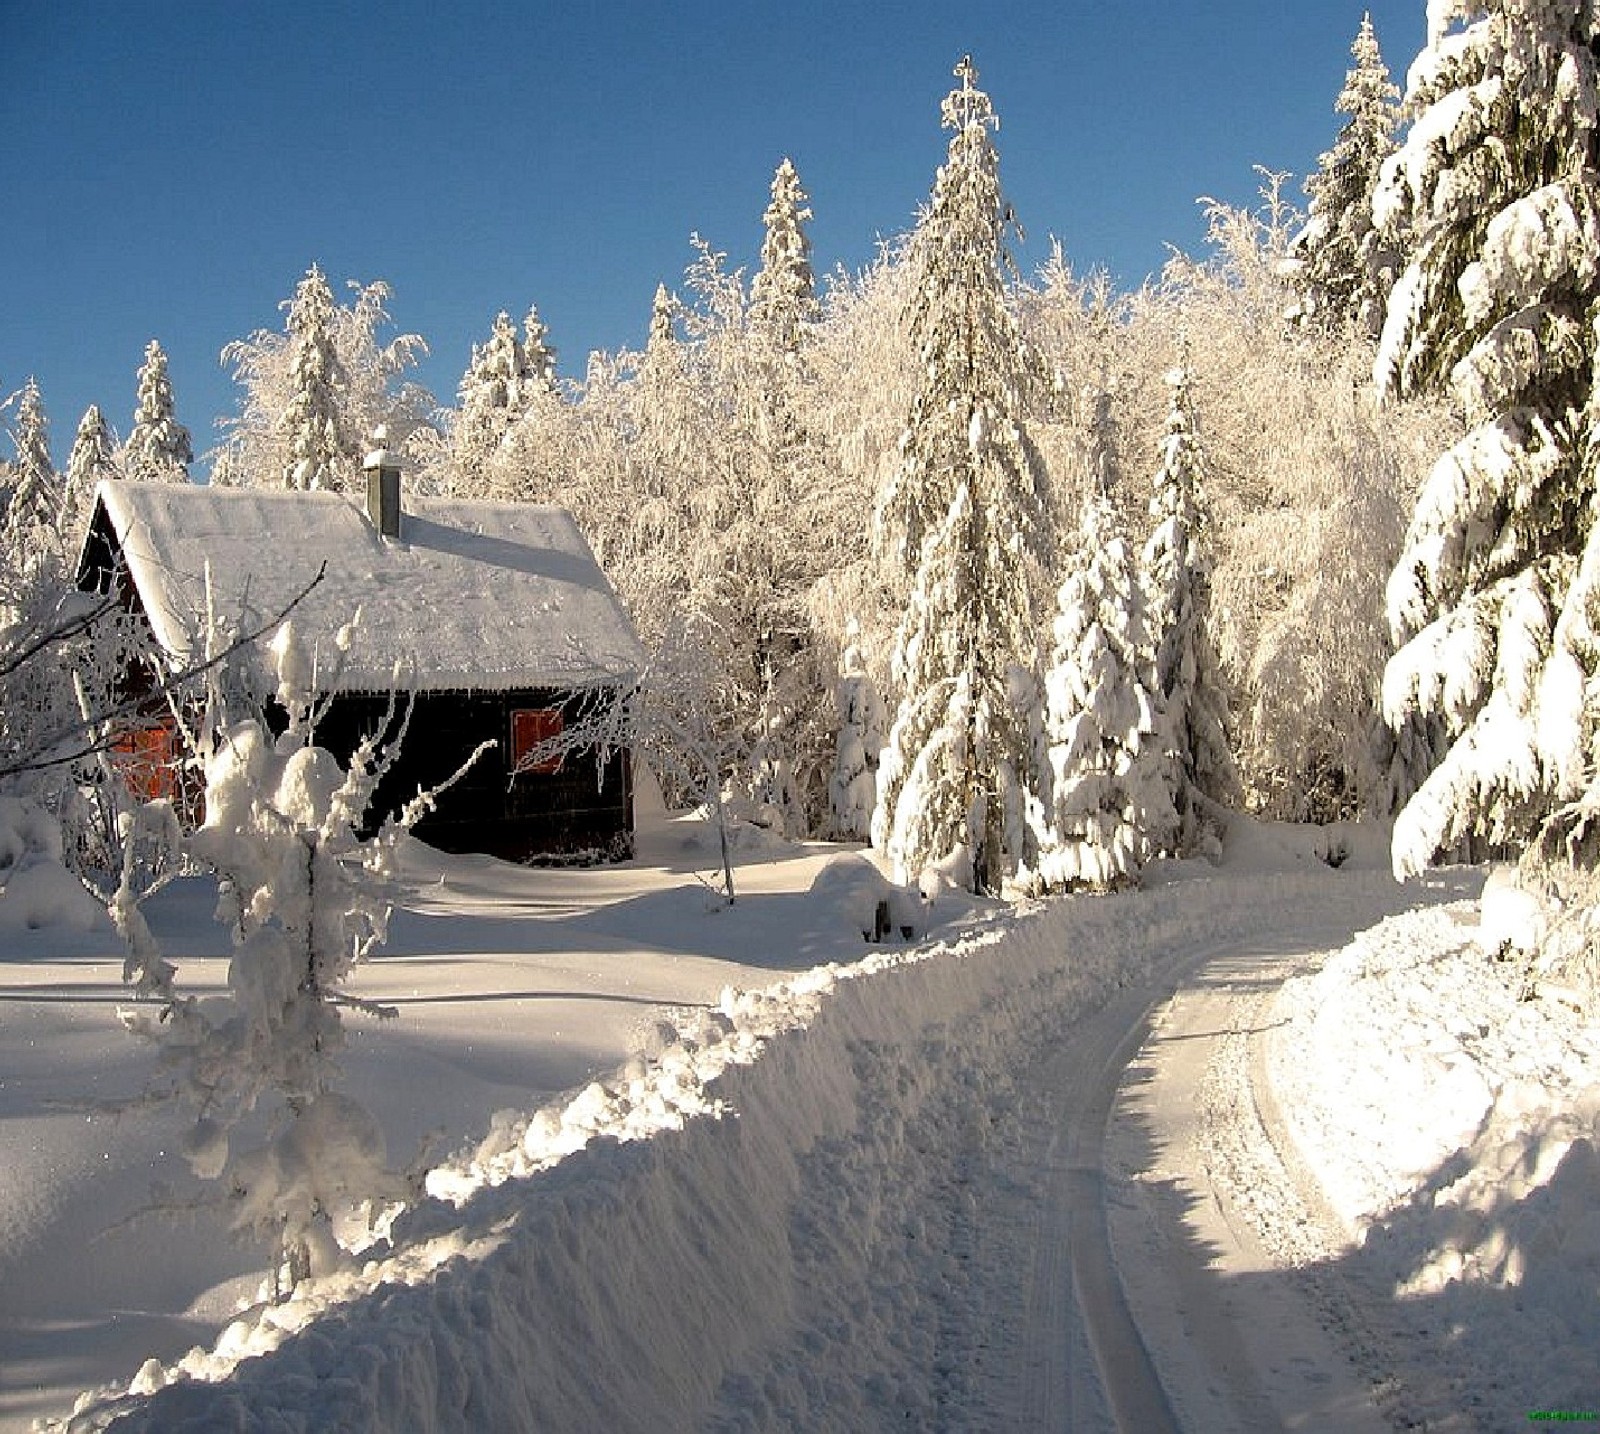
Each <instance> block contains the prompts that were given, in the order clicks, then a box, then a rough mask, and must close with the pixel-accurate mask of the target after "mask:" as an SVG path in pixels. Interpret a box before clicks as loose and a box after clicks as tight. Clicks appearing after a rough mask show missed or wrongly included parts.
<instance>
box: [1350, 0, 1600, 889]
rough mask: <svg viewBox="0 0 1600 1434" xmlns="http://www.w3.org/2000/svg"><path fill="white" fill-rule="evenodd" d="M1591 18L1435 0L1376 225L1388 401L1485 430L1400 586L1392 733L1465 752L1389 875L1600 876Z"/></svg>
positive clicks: (1450, 461)
mask: <svg viewBox="0 0 1600 1434" xmlns="http://www.w3.org/2000/svg"><path fill="white" fill-rule="evenodd" d="M1597 46H1600V19H1597V17H1596V13H1595V10H1594V7H1593V6H1592V5H1590V4H1588V3H1580V0H1563V3H1545V4H1538V5H1535V4H1531V3H1527V0H1493V3H1473V4H1468V3H1465V0H1452V3H1435V4H1434V5H1432V6H1430V8H1429V36H1428V44H1427V47H1426V48H1425V49H1424V50H1423V52H1422V54H1421V55H1420V56H1419V57H1418V59H1417V61H1416V63H1415V64H1414V65H1413V66H1412V69H1411V93H1410V94H1409V96H1408V98H1407V104H1408V107H1409V108H1410V109H1411V111H1412V112H1413V113H1414V114H1415V116H1416V118H1415V120H1414V122H1413V124H1412V127H1411V130H1410V132H1409V134H1408V136H1407V138H1406V141H1405V144H1404V145H1403V147H1402V148H1401V149H1400V150H1399V151H1398V152H1397V153H1396V154H1395V155H1394V156H1393V157H1392V158H1391V159H1390V160H1389V161H1388V163H1387V164H1386V165H1385V166H1384V175H1383V183H1382V184H1381V186H1380V189H1379V193H1378V202H1377V212H1378V218H1379V220H1380V222H1386V223H1390V224H1394V223H1404V222H1409V223H1410V224H1411V225H1412V226H1413V228H1414V231H1415V238H1414V249H1413V252H1412V257H1411V260H1410V263H1409V264H1408V266H1407V268H1406V270H1405V272H1404V273H1403V274H1402V275H1401V277H1400V279H1399V281H1398V282H1397V284H1396V286H1395V289H1394V292H1393V293H1392V295H1391V297H1390V300H1389V309H1388V315H1387V318H1386V321H1385V324H1384V331H1383V337H1382V341H1381V343H1380V347H1379V352H1378V356H1377V359H1376V363H1375V368H1374V375H1375V378H1376V381H1377V384H1378V386H1379V388H1380V391H1382V392H1384V393H1385V394H1387V395H1391V396H1392V395H1404V394H1407V393H1411V392H1414V391H1419V390H1424V389H1428V388H1434V387H1448V390H1449V392H1450V394H1451V395H1452V397H1453V400H1454V402H1455V404H1456V405H1457V406H1458V408H1459V409H1460V411H1461V412H1462V414H1463V415H1464V417H1465V418H1466V421H1467V424H1468V427H1469V430H1470V431H1469V432H1468V433H1467V435H1466V436H1465V437H1464V438H1462V439H1461V440H1460V441H1459V442H1457V443H1456V444H1455V445H1454V446H1453V447H1452V448H1451V449H1450V450H1449V451H1448V452H1446V453H1445V454H1444V455H1443V456H1442V457H1441V458H1440V459H1439V460H1438V462H1437V464H1436V465H1435V466H1434V469H1433V471H1432V473H1431V474H1430V476H1429V478H1428V480H1427V482H1426V483H1425V484H1424V486H1423V490H1422V492H1421V494H1420V495H1419V497H1418V499H1417V504H1416V509H1415V512H1414V514H1413V516H1412V520H1411V525H1410V529H1409V532H1408V534H1407V537H1406V542H1405V546H1404V550H1403V552H1402V555H1401V558H1400V561H1399V563H1398V564H1397V565H1396V567H1395V570H1394V572H1393V574H1392V575H1391V577H1390V580H1389V587H1388V607H1389V619H1390V625H1391V628H1392V630H1393V635H1394V638H1395V642H1396V645H1397V647H1399V649H1400V650H1399V651H1398V652H1397V653H1396V655H1395V657H1394V658H1393V659H1392V660H1391V661H1390V663H1389V666H1388V668H1387V670H1386V672H1385V674H1384V692H1383V696H1384V708H1385V715H1386V717H1387V718H1388V720H1389V722H1390V725H1391V726H1392V727H1394V728H1396V729H1397V730H1402V729H1404V727H1405V726H1406V724H1408V723H1410V724H1416V723H1417V722H1419V721H1420V722H1423V723H1427V722H1429V721H1436V722H1437V723H1439V724H1441V725H1442V727H1443V729H1444V734H1445V740H1446V742H1447V743H1448V746H1447V749H1446V750H1445V751H1444V754H1443V756H1442V759H1441V760H1440V761H1439V764H1438V766H1437V767H1436V768H1435V769H1434V771H1433V772H1432V774H1431V775H1430V776H1429V777H1428V778H1427V780H1426V781H1425V782H1424V783H1423V784H1422V786H1421V787H1420V789H1418V791H1417V792H1416V793H1415V795H1413V796H1412V798H1411V800H1410V801H1409V802H1408V803H1407V804H1406V806H1405V808H1404V810H1403V811H1402V812H1401V814H1400V816H1399V818H1398V820H1397V822H1396V826H1395V833H1394V851H1393V857H1394V865H1395V869H1396V872H1397V873H1399V874H1402V875H1403V874H1407V873H1410V872H1414V871H1417V870H1419V869H1420V868H1421V867H1423V866H1425V865H1427V864H1428V863H1429V862H1430V861H1432V860H1433V859H1434V858H1435V857H1436V856H1437V855H1438V854H1439V853H1440V852H1444V851H1451V850H1454V849H1456V848H1457V846H1458V845H1459V844H1460V843H1461V842H1462V841H1463V840H1464V839H1469V838H1486V839H1487V840H1489V841H1491V842H1495V843H1510V844H1513V845H1522V844H1525V843H1527V842H1528V841H1529V840H1531V839H1532V838H1533V837H1534V836H1535V835H1536V834H1538V832H1539V831H1540V829H1541V827H1544V826H1545V824H1546V823H1547V822H1549V821H1550V820H1551V818H1552V816H1553V815H1555V814H1556V813H1558V812H1559V813H1560V819H1559V820H1558V821H1557V822H1556V823H1555V824H1554V827H1553V828H1551V829H1549V834H1550V835H1551V836H1552V837H1557V836H1564V837H1567V838H1569V839H1570V841H1571V847H1570V848H1569V850H1570V854H1572V855H1580V854H1582V855H1585V856H1589V857H1592V856H1593V854H1594V852H1593V848H1594V832H1595V830H1596V824H1595V817H1596V815H1597V814H1600V792H1597V790H1596V786H1595V770H1594V756H1593V753H1594V752H1595V737H1596V734H1597V730H1600V712H1597V708H1596V701H1595V698H1594V696H1593V695H1592V694H1593V690H1594V689H1593V683H1594V678H1595V675H1596V672H1597V669H1600V635H1597V631H1596V628H1597V620H1600V545H1597V543H1596V537H1595V535H1596V532H1597V531H1600V529H1597V525H1596V523H1595V504H1596V501H1597V498H1600V488H1597V484H1596V465H1597V461H1600V449H1597V447H1596V442H1595V433H1596V421H1597V418H1600V394H1597V391H1596V385H1595V359H1596V345H1595V323H1596V320H1597V317H1600V183H1597V179H1596V165H1597V159H1600V156H1597V153H1596V145H1597V135H1600V106H1597V98H1596V91H1597V75H1596V62H1595V49H1596V47H1597Z"/></svg>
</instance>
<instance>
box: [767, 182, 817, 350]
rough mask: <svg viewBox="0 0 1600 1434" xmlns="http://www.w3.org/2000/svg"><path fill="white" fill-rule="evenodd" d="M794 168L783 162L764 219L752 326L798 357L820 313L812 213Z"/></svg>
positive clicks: (773, 183) (775, 345)
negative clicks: (813, 262)
mask: <svg viewBox="0 0 1600 1434" xmlns="http://www.w3.org/2000/svg"><path fill="white" fill-rule="evenodd" d="M806 197H807V196H806V192H805V190H803V189H802V188H801V187H800V176H799V174H797V173H796V172H795V167H794V164H793V163H792V162H791V161H790V160H788V159H785V160H784V161H783V163H781V164H780V165H779V166H778V169H777V172H776V173H775V174H774V175H773V176H772V202H771V203H770V204H769V205H768V206H767V210H766V213H765V214H763V215H762V223H763V224H764V225H765V234H764V237H763V238H762V241H761V267H760V268H759V269H758V270H757V271H756V275H755V278H754V279H752V280H751V281H750V322H751V323H752V325H754V326H755V327H756V328H757V329H758V330H760V331H761V332H762V333H763V335H764V336H765V337H766V338H767V339H768V340H769V341H770V342H771V343H772V345H773V346H774V347H776V348H777V349H778V350H779V351H780V352H782V353H785V354H791V355H792V354H797V353H799V351H800V345H801V342H802V340H803V338H804V336H805V333H806V331H807V329H808V328H809V327H810V326H811V325H813V324H815V323H816V321H817V319H818V317H819V316H820V313H821V308H820V305H819V304H818V303H817V281H816V276H815V275H814V274H813V273H812V272H811V240H810V239H809V238H808V237H807V235H806V231H805V225H806V222H807V221H808V220H809V219H810V218H811V210H810V208H809V206H808V205H807V203H806Z"/></svg>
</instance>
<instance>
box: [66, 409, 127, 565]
mask: <svg viewBox="0 0 1600 1434" xmlns="http://www.w3.org/2000/svg"><path fill="white" fill-rule="evenodd" d="M120 472H121V470H120V469H119V468H118V466H117V442H116V439H115V438H114V437H113V436H112V433H111V429H110V427H109V426H108V425H107V423H106V420H105V415H104V414H102V413H101V412H100V406H99V404H94V403H91V404H90V405H89V407H88V408H87V409H85V410H84V414H83V418H82V419H81V420H80V421H79V423H78V432H77V435H76V436H75V437H74V438H73V440H72V452H71V453H70V454H68V456H67V477H66V485H65V491H64V493H63V495H62V500H61V501H62V513H63V519H62V521H63V527H64V530H65V531H66V532H68V533H70V534H71V535H72V539H73V542H74V543H76V542H77V540H78V539H80V538H82V536H83V528H84V526H85V524H86V523H87V522H88V520H89V505H90V504H91V503H93V502H94V490H95V485H96V484H98V483H99V482H100V481H101V479H103V478H115V477H118V476H120Z"/></svg>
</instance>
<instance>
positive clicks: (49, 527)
mask: <svg viewBox="0 0 1600 1434" xmlns="http://www.w3.org/2000/svg"><path fill="white" fill-rule="evenodd" d="M11 438H12V442H13V443H14V444H15V445H16V450H17V461H16V477H15V479H14V480H13V486H12V489H11V498H10V502H9V503H8V504H7V505H6V510H5V540H6V544H7V546H8V548H9V549H10V550H11V552H12V555H13V561H18V560H31V559H32V558H34V557H37V556H38V555H40V554H41V552H43V551H44V550H45V549H48V550H49V552H50V553H51V554H52V555H53V556H54V557H55V558H57V559H59V556H60V553H59V549H60V545H61V544H60V524H61V480H60V479H59V478H58V477H57V476H56V470H55V465H54V464H53V463H52V462H51V461H50V420H49V419H48V418H47V417H46V416H45V411H44V401H43V399H42V398H41V397H40V395H39V385H38V384H37V383H36V382H35V381H34V380H33V379H31V378H30V379H29V380H28V381H27V383H26V384H24V385H23V388H22V393H21V395H20V396H19V397H18V399H17V410H16V420H15V422H14V424H13V425H12V429H11Z"/></svg>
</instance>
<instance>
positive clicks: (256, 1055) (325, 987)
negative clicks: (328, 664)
mask: <svg viewBox="0 0 1600 1434" xmlns="http://www.w3.org/2000/svg"><path fill="white" fill-rule="evenodd" d="M270 653H271V657H272V659H273V661H274V663H275V665H276V669H277V675H278V692H277V701H278V704H279V706H280V707H281V708H282V709H283V710H284V711H286V712H287V713H288V714H289V723H288V726H287V728H286V730H285V731H284V732H283V733H282V734H281V735H279V736H274V735H273V733H272V731H271V729H270V728H269V727H268V725H267V724H266V723H265V722H264V721H263V720H261V719H260V718H249V719H245V720H242V721H226V720H220V721H218V720H212V721H208V723H207V730H206V732H205V735H204V737H203V740H202V747H203V750H202V752H201V759H202V762H203V766H204V771H205V791H206V805H205V821H204V823H203V825H202V826H201V827H200V828H199V829H198V830H197V831H196V832H194V834H193V835H192V836H191V837H190V839H189V841H188V853H189V856H190V857H191V858H192V859H193V860H194V861H196V862H199V863H201V864H203V865H204V866H207V867H209V868H210V869H211V870H213V871H214V872H216V874H217V878H218V893H219V899H218V905H217V916H218V919H219V920H220V921H222V922H223V923H225V924H226V925H227V926H228V928H229V929H230V931H231V933H232V941H233V954H232V957H231V959H230V961H229V966H228V987H227V993H226V994H225V995H223V996H220V997H213V998H209V999H206V1000H199V999H197V998H195V997H193V996H184V995H182V994H180V993H179V991H178V989H177V985H176V972H175V969H174V968H173V967H172V966H171V965H170V964H169V963H167V962H166V961H164V960H162V959H161V958H160V954H159V952H158V951H157V950H156V949H155V945H154V943H153V942H151V941H150V940H149V933H148V929H147V928H145V927H144V925H143V923H142V921H134V922H131V923H130V922H129V921H128V919H127V912H123V913H122V916H121V919H122V923H123V925H124V930H125V932H127V933H128V934H129V935H130V937H132V938H133V940H131V941H130V956H129V962H128V970H127V973H126V974H127V977H128V979H129V980H130V981H131V982H132V983H133V985H134V986H135V988H136V990H137V992H138V994H139V995H141V996H143V997H146V998H151V999H153V1000H154V1002H155V1003H156V1004H155V1007H154V1009H152V1007H151V1006H149V1005H144V1004H141V1005H138V1006H135V1007H132V1008H131V1009H129V1010H128V1011H126V1012H124V1020H125V1023H126V1024H127V1025H128V1026H129V1027H130V1029H132V1030H134V1031H136V1032H137V1033H139V1034H141V1035H143V1036H146V1037H149V1038H151V1039H153V1040H155V1041H156V1042H158V1043H159V1044H160V1045H161V1047H162V1048H163V1050H164V1052H165V1056H166V1061H167V1065H168V1067H169V1070H170V1081H171V1087H172V1089H173V1091H174V1093H176V1094H178V1095H181V1096H183V1097H186V1098H187V1099H188V1100H189V1101H190V1102H192V1104H193V1105H194V1107H195V1109H196V1112H197V1119H196V1122H195V1124H194V1126H193V1128H192V1129H191V1131H190V1133H189V1136H188V1138H187V1141H186V1144H185V1154H186V1155H187V1156H188V1159H189V1161H190V1164H191V1166H192V1167H193V1169H194V1170H195V1172H196V1173H197V1174H199V1175H200V1176H202V1177H206V1178H212V1179H221V1180H223V1181H224V1182H225V1183H226V1186H227V1189H228V1192H229V1195H230V1197H231V1199H232V1200H233V1201H234V1202H235V1208H236V1214H235V1217H234V1223H235V1227H236V1228H238V1229H241V1230H243V1231H246V1232H249V1233H252V1234H254V1235H256V1236H258V1237H264V1238H265V1237H270V1238H272V1239H274V1240H275V1241H276V1242H277V1245H278V1249H279V1256H280V1258H279V1261H278V1264H277V1267H276V1276H277V1280H278V1285H277V1287H278V1288H279V1289H280V1290H281V1289H283V1288H285V1287H289V1288H292V1286H293V1285H294V1284H295V1283H296V1282H297V1281H298V1280H300V1279H302V1278H304V1277H305V1276H306V1275H308V1274H311V1273H315V1272H319V1271H322V1270H325V1269H327V1268H329V1267H330V1265H331V1264H333V1263H334V1262H336V1261H337V1260H339V1258H340V1252H339V1248H338V1245H337V1243H336V1241H335V1240H334V1234H333V1222H334V1220H335V1218H337V1217H338V1216H340V1215H342V1214H345V1213H349V1212H352V1211H354V1210H356V1209H358V1208H360V1207H362V1206H363V1205H365V1206H367V1207H368V1208H369V1210H370V1208H371V1207H372V1206H373V1205H374V1204H375V1203H380V1202H387V1201H391V1200H394V1199H397V1198H400V1197H401V1196H403V1194H404V1193H405V1186H404V1182H403V1181H401V1180H400V1179H399V1178H398V1177H397V1176H395V1175H394V1174H393V1173H392V1172H391V1171H390V1170H389V1168H388V1166H387V1163H386V1156H385V1150H384V1141H383V1136H382V1132H381V1131H380V1129H379V1127H378V1125H377V1122H376V1121H375V1120H374V1119H373V1117H372V1116H371V1115H370V1114H369V1113H368V1112H367V1111H366V1110H364V1109H363V1108H362V1107H361V1106H360V1105H359V1104H358V1103H357V1102H355V1101H353V1100H352V1099H350V1098H349V1097H348V1096H346V1095H344V1094H342V1093H340V1092H339V1091H338V1090H336V1089H335V1080H336V1077H337V1073H338V1068H337V1056H338V1053H339V1051H340V1049H341V1047H342V1044H343V1038H344V1032H343V1029H342V1024H341V1011H342V1010H343V1009H345V1008H353V1009H359V1010H363V1011H365V1012H367V1013H369V1014H376V1015H380V1016H382V1015H392V1014H393V1012H392V1011H390V1010H387V1009H385V1008H381V1007H375V1006H372V1005H370V1004H369V1003H366V1002H363V1001H360V1000H358V999H356V998H354V997H353V996H351V995H350V994H349V993H348V991H347V990H346V983H347V981H348V979H349V977H350V974H351V972H352V971H353V970H354V968H355V966H356V965H357V963H358V962H360V961H361V960H362V959H363V958H364V957H365V956H366V955H367V954H368V953H369V952H370V951H372V949H373V948H374V947H375V946H377V945H378V944H379V943H380V942H381V941H382V940H383V939H384V936H385V933H386V929H387V922H388V916H389V905H388V899H387V892H388V890H389V883H390V881H391V879H392V877H393V875H394V872H395V852H396V846H397V844H398V842H399V840H400V838H401V837H402V836H403V835H404V833H405V832H406V831H407V830H408V829H409V827H410V826H411V825H412V824H413V823H414V822H415V821H416V820H417V819H418V818H419V817H420V816H421V815H422V812H423V811H424V810H425V809H426V804H427V800H428V798H427V797H422V798H419V799H418V800H417V801H416V802H414V803H412V804H411V806H410V807H408V808H407V809H406V810H405V811H403V812H402V813H400V814H399V815H398V816H395V817H391V818H390V819H388V820H386V821H385V822H384V824H383V826H382V827H381V828H380V830H379V831H378V832H377V834H376V835H374V836H371V837H364V836H362V835H361V828H362V823H363V820H364V818H365V816H366V813H367V809H368V807H369V805H370V803H371V801H372V798H373V794H374V792H375V790H376V788H377V785H378V783H379V781H380V780H381V779H382V777H383V775H384V774H385V772H386V771H387V770H388V769H389V767H390V765H391V764H392V762H393V760H394V757H395V755H396V753H397V751H398V748H399V745H400V743H401V741H402V740H403V739H404V735H405V725H406V722H405V716H404V715H401V714H400V713H399V711H398V708H399V703H398V701H397V700H391V703H390V709H389V714H388V718H387V720H386V721H385V722H384V724H383V725H382V727H381V728H380V729H379V731H378V732H377V733H375V734H373V735H372V736H370V737H369V738H367V739H366V740H364V741H363V742H362V743H361V745H360V746H359V747H358V748H357V750H356V751H355V753H354V754H353V755H352V757H351V759H350V762H349V765H348V767H346V766H344V765H342V764H341V763H340V761H339V760H338V759H337V758H336V757H335V756H334V755H333V754H332V753H331V752H328V751H326V750H325V749H323V748H320V747H318V746H316V745H315V744H314V742H313V740H312V739H313V726H314V721H315V717H316V704H315V694H314V693H313V692H312V690H311V688H310V687H309V685H308V677H309V674H310V672H311V663H310V660H309V658H308V657H307V655H306V653H305V651H304V649H303V648H302V646H301V645H300V643H299V642H298V640H297V639H296V637H295V635H294V632H293V628H292V625H291V624H288V623H286V624H285V625H284V626H283V628H281V629H280V631H279V634H278V636H277V638H276V639H275V640H274V642H273V643H272V646H271V649H270ZM267 1101H270V1102H273V1107H272V1110H271V1126H270V1137H269V1138H268V1139H267V1140H266V1142H265V1143H262V1144H255V1145H250V1146H245V1147H243V1148H241V1147H240V1146H239V1144H238V1143H237V1142H236V1140H235V1136H236V1134H237V1132H238V1129H239V1127H240V1124H241V1122H242V1121H243V1120H244V1118H245V1117H246V1116H247V1115H249V1114H250V1113H251V1112H252V1111H253V1110H255V1109H256V1108H257V1107H258V1106H260V1105H261V1104H262V1103H263V1102H267Z"/></svg>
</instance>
